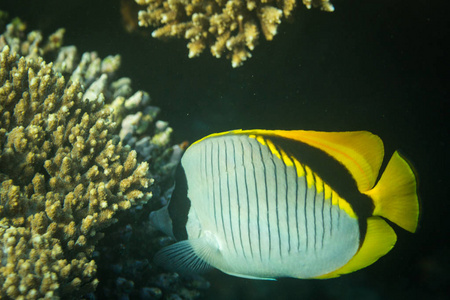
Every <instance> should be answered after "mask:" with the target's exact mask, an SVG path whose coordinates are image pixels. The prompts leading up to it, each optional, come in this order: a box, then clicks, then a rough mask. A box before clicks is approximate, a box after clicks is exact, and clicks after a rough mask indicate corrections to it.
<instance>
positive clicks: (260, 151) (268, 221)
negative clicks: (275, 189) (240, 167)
mask: <svg viewBox="0 0 450 300" xmlns="http://www.w3.org/2000/svg"><path fill="white" fill-rule="evenodd" d="M257 145H258V148H259V155H260V161H261V164H262V166H263V174H264V190H265V197H266V201H265V202H266V210H267V211H266V218H267V234H268V240H269V258H270V253H271V251H272V241H271V238H270V218H269V198H268V195H267V175H266V172H267V170H266V164H265V162H264V158H263V154H262V148H261V144H259V143H258V144H257Z"/></svg>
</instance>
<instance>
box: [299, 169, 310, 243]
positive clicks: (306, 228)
mask: <svg viewBox="0 0 450 300" xmlns="http://www.w3.org/2000/svg"><path fill="white" fill-rule="evenodd" d="M300 166H301V167H302V168H303V174H304V175H303V181H304V184H305V197H304V202H303V214H304V215H305V233H306V236H305V251H307V250H308V244H309V237H308V214H307V212H306V202H307V200H308V181H307V180H306V176H307V174H306V168H305V167H304V166H303V165H302V164H300Z"/></svg>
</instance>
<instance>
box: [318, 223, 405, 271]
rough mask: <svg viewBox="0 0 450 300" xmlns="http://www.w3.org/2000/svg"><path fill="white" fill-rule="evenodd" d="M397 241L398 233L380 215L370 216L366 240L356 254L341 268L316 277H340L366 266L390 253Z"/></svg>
mask: <svg viewBox="0 0 450 300" xmlns="http://www.w3.org/2000/svg"><path fill="white" fill-rule="evenodd" d="M396 241H397V235H396V234H395V232H394V230H393V229H392V227H391V226H389V225H388V223H386V221H384V220H383V219H382V218H380V217H370V218H368V219H367V232H366V236H365V238H364V242H363V244H362V245H361V247H360V248H359V250H358V252H356V254H355V256H353V257H352V258H351V259H350V260H349V261H348V262H347V264H345V265H344V266H342V267H340V268H339V269H337V270H335V271H333V272H330V273H328V274H325V275H322V276H318V277H316V278H318V279H327V278H334V277H339V276H340V275H343V274H348V273H351V272H355V271H357V270H360V269H362V268H365V267H367V266H369V265H371V264H373V263H374V262H376V261H377V260H378V259H379V258H380V257H382V256H383V255H385V254H386V253H388V252H389V251H390V250H391V249H392V247H394V245H395V242H396Z"/></svg>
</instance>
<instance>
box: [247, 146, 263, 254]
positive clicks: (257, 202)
mask: <svg viewBox="0 0 450 300" xmlns="http://www.w3.org/2000/svg"><path fill="white" fill-rule="evenodd" d="M248 144H249V145H250V153H251V154H252V156H251V159H250V162H251V164H252V169H253V179H254V185H255V197H256V198H255V202H256V223H257V226H256V227H257V228H258V251H259V258H260V259H262V248H261V228H260V224H259V221H260V215H259V201H258V200H259V193H258V186H257V182H256V169H255V164H254V161H255V159H254V156H253V145H252V143H251V142H250V141H249V143H248ZM257 144H258V143H257Z"/></svg>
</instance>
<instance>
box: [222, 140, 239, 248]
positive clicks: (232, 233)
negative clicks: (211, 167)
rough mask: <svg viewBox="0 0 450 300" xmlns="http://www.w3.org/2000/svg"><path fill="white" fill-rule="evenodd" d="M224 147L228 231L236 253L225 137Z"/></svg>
mask: <svg viewBox="0 0 450 300" xmlns="http://www.w3.org/2000/svg"><path fill="white" fill-rule="evenodd" d="M223 144H224V146H225V147H224V149H225V174H226V178H227V196H228V197H227V198H228V219H229V221H230V232H231V240H232V241H233V247H234V252H236V254H237V248H236V241H235V240H234V231H233V220H232V218H231V197H230V178H229V176H228V174H229V172H228V145H227V142H226V139H224V140H223Z"/></svg>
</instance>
